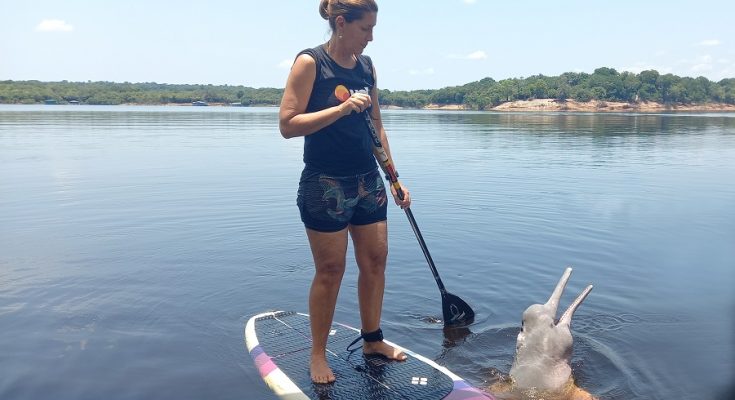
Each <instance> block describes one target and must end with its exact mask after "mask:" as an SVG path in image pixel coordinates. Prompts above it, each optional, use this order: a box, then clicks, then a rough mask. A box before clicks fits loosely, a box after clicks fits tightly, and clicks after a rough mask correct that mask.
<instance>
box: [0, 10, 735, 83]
mask: <svg viewBox="0 0 735 400" xmlns="http://www.w3.org/2000/svg"><path fill="white" fill-rule="evenodd" d="M318 4H319V1H318V0H258V1H255V0H199V1H190V0H176V1H174V0H124V1H111V0H0V80H40V81H61V80H67V81H112V82H157V83H172V84H174V83H176V84H181V83H186V84H213V85H224V84H228V85H243V86H248V87H255V88H262V87H275V88H283V87H284V85H285V82H286V77H287V75H288V71H289V68H290V66H291V63H292V62H293V59H294V57H295V55H296V53H298V52H299V51H300V50H302V49H305V48H309V47H314V46H316V45H318V44H321V43H324V42H326V41H327V40H328V39H329V34H330V32H329V26H328V23H327V21H325V20H323V19H322V18H321V16H320V15H319V12H318ZM378 5H379V8H380V11H379V12H378V24H377V26H376V27H375V30H374V35H373V36H374V40H373V42H372V43H370V44H369V45H368V47H367V49H366V50H365V54H367V55H370V56H371V57H372V58H373V61H374V63H375V66H376V70H377V73H378V86H379V87H380V88H381V89H390V90H416V89H439V88H443V87H447V86H457V85H463V84H465V83H469V82H474V81H477V80H480V79H483V78H487V77H490V78H493V79H495V80H502V79H507V78H523V77H528V76H531V75H538V74H543V75H547V76H555V75H559V74H562V73H564V72H588V73H592V72H593V71H594V70H595V69H596V68H599V67H610V68H615V69H616V70H618V71H620V72H622V71H631V72H635V73H639V72H640V71H643V70H646V69H655V70H657V71H659V72H660V73H673V74H675V75H678V76H691V77H698V76H704V77H707V78H708V79H710V80H714V81H718V80H720V79H723V78H735V22H733V21H735V1H732V0H728V1H714V0H698V1H693V0H689V1H677V0H668V1H659V0H617V1H601V0H597V1H595V0H586V1H576V0H568V1H562V0H545V1H526V0H513V1H497V0H496V1H491V0H378Z"/></svg>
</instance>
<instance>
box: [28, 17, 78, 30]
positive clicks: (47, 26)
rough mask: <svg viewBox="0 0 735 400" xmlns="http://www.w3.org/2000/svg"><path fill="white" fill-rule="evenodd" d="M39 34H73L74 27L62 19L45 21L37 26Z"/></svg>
mask: <svg viewBox="0 0 735 400" xmlns="http://www.w3.org/2000/svg"><path fill="white" fill-rule="evenodd" d="M36 30H37V31H39V32H71V31H73V30H74V27H73V26H72V25H70V24H67V23H66V21H62V20H60V19H44V20H43V21H41V22H40V23H39V24H38V25H37V26H36Z"/></svg>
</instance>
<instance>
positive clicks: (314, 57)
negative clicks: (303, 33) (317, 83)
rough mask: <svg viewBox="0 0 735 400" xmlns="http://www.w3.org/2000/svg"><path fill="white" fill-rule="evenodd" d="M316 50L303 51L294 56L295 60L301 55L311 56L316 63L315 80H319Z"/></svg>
mask: <svg viewBox="0 0 735 400" xmlns="http://www.w3.org/2000/svg"><path fill="white" fill-rule="evenodd" d="M317 49H318V48H313V49H304V50H301V51H300V52H299V54H297V55H296V58H299V56H300V55H302V54H308V55H310V56H311V58H313V59H314V61H315V62H316V79H319V76H320V73H321V62H320V61H319V54H318V51H317Z"/></svg>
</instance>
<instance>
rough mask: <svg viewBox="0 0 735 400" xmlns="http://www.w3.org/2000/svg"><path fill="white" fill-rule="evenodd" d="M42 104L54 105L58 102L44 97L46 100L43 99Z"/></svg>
mask: <svg viewBox="0 0 735 400" xmlns="http://www.w3.org/2000/svg"><path fill="white" fill-rule="evenodd" d="M43 104H48V105H56V104H58V103H57V102H56V100H54V99H46V100H44V101H43Z"/></svg>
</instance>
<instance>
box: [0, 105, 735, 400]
mask: <svg viewBox="0 0 735 400" xmlns="http://www.w3.org/2000/svg"><path fill="white" fill-rule="evenodd" d="M383 118H384V120H385V125H386V127H387V130H388V133H389V136H390V138H391V149H392V151H393V154H394V158H395V161H396V163H397V167H398V170H399V171H400V173H401V178H402V179H403V180H404V182H405V183H406V185H407V186H408V187H409V188H410V189H411V191H412V195H413V197H414V205H413V206H412V210H413V213H414V215H415V217H416V219H417V221H418V223H419V225H420V226H421V230H422V234H423V235H424V238H425V239H426V242H427V245H428V247H429V248H430V251H431V253H432V256H433V258H434V261H435V262H436V264H437V268H438V269H439V272H440V273H441V276H442V279H443V281H444V283H445V284H446V286H447V289H448V290H449V291H451V292H452V293H456V294H457V295H459V296H460V297H461V298H462V299H464V300H466V301H467V302H469V303H470V304H471V305H472V307H473V309H474V310H475V311H476V312H477V318H476V322H475V324H474V325H472V326H470V327H469V328H467V329H465V330H461V331H452V332H446V331H444V330H443V329H442V325H441V323H439V322H438V321H439V319H440V318H441V301H440V297H439V292H438V290H437V288H436V284H435V282H434V280H433V278H432V276H431V273H430V272H429V270H428V267H427V265H426V262H425V260H424V258H423V256H422V254H421V251H420V249H419V247H418V245H417V243H416V239H415V237H414V236H413V233H412V232H411V230H410V227H409V225H408V223H407V221H406V220H405V216H404V215H403V213H402V212H401V211H400V210H398V209H390V211H389V218H390V241H391V242H390V248H391V250H390V256H389V257H390V259H389V272H388V273H389V278H388V285H387V288H386V300H385V309H384V313H383V315H384V323H383V325H384V326H383V329H384V331H385V332H386V337H388V338H389V339H390V340H393V341H395V342H397V343H399V344H405V345H407V346H408V347H409V348H411V349H412V350H414V351H417V352H419V353H421V354H425V355H427V356H428V357H431V358H434V359H437V360H439V362H440V363H441V364H443V365H446V366H448V367H449V368H450V369H451V370H453V371H454V372H456V373H458V374H459V375H461V376H464V377H466V378H467V379H469V380H470V381H472V382H473V383H475V384H477V385H480V386H484V385H487V384H488V383H491V382H492V380H493V379H498V377H502V376H503V375H504V374H507V373H508V371H509V370H510V366H511V363H512V361H513V355H514V351H515V339H516V336H517V333H518V330H519V329H520V320H521V314H522V312H523V310H525V309H526V307H528V305H530V304H533V303H535V302H537V301H538V299H539V298H546V297H548V291H549V288H550V287H552V286H553V284H554V282H556V280H557V279H558V276H559V273H560V272H561V271H563V269H564V267H565V266H567V265H571V266H573V267H574V268H575V279H574V281H573V282H570V283H569V288H567V292H568V293H571V294H570V295H569V296H573V294H574V293H578V292H579V291H580V290H581V289H582V288H583V287H584V286H586V285H587V284H588V283H592V284H594V285H595V290H594V292H593V293H591V294H590V296H589V297H588V299H587V300H586V301H585V303H584V304H583V305H582V306H581V308H580V310H579V311H577V314H576V316H575V318H574V321H573V323H572V332H573V334H574V336H575V348H574V355H573V359H572V363H573V369H574V376H575V378H576V380H577V383H578V384H579V386H581V387H583V388H585V389H587V390H589V391H590V392H592V393H593V394H595V395H597V396H599V397H601V398H603V399H665V398H703V399H708V398H717V396H722V395H723V394H726V393H727V392H726V390H727V389H728V386H731V384H732V382H733V372H734V371H735V361H734V360H733V353H734V351H733V342H734V341H733V339H734V338H733V331H735V330H734V329H733V328H734V327H735V317H733V315H735V313H733V312H732V311H733V307H734V306H735V295H734V293H733V290H732V287H733V286H734V284H735V268H733V261H732V260H733V259H735V247H734V246H732V243H733V242H734V241H733V239H735V207H733V204H735V186H733V185H732V184H731V182H735V163H733V161H732V160H734V159H735V116H734V115H732V114H696V115H682V114H657V115H640V114H584V113H579V114H571V113H570V114H565V113H558V114H533V113H505V114H504V113H481V112H436V111H386V112H385V113H384V116H383ZM302 143H303V142H302V141H301V139H293V140H284V139H283V138H281V136H280V135H279V133H278V129H277V113H276V110H275V109H264V108H219V107H208V108H206V107H204V108H197V109H192V108H189V107H170V108H167V107H84V106H78V107H71V106H70V107H65V106H46V107H22V106H2V107H0V326H2V328H3V335H0V365H2V366H3V371H4V372H3V374H0V398H3V399H6V398H7V399H21V400H23V399H43V398H75V399H93V398H94V399H97V398H107V399H116V398H181V399H188V398H191V399H201V398H218V399H228V398H233V399H234V398H243V396H244V397H246V398H247V397H251V398H264V399H265V398H273V395H272V394H271V393H270V392H269V390H268V389H267V388H266V387H265V385H264V384H263V383H262V381H261V379H260V377H259V376H258V374H257V371H256V370H255V368H254V367H253V366H252V363H251V361H250V358H249V357H247V355H246V354H245V349H244V346H243V343H242V329H243V324H244V322H245V321H246V320H247V318H248V317H249V316H251V315H253V314H255V313H258V312H262V311H265V310H270V309H293V310H297V311H306V306H305V300H306V296H307V290H308V286H309V282H310V280H311V277H312V266H311V255H310V253H309V249H308V245H307V242H306V238H305V234H304V232H303V228H302V226H301V224H300V222H299V219H298V212H297V209H296V207H295V191H296V182H297V180H298V176H299V173H300V168H301V151H302ZM355 276H356V268H355V266H354V262H353V261H352V255H351V253H350V264H349V266H348V272H347V274H346V276H345V281H344V285H343V288H342V291H341V293H340V299H339V303H338V306H337V311H336V319H337V320H339V321H342V322H345V323H348V324H351V325H358V324H359V319H358V317H357V315H356V312H355V310H356V309H357V300H356V280H355ZM570 300H571V299H570V298H563V299H562V302H563V303H568V302H569V301H570ZM730 390H732V389H731V388H730ZM722 398H725V397H722Z"/></svg>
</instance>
